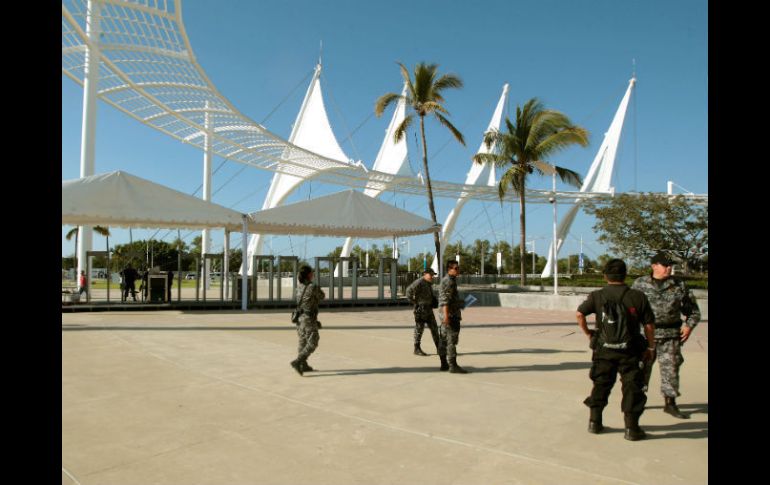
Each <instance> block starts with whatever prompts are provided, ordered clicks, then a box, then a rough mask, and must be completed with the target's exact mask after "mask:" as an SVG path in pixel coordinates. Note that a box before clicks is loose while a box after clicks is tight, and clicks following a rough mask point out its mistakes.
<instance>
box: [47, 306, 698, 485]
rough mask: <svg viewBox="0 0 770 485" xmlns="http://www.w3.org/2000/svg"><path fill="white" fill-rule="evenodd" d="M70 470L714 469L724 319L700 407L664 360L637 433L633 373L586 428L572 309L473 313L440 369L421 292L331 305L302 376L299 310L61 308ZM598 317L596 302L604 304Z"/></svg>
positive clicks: (259, 475)
mask: <svg viewBox="0 0 770 485" xmlns="http://www.w3.org/2000/svg"><path fill="white" fill-rule="evenodd" d="M61 317H62V334H61V344H62V396H61V399H62V436H61V443H62V457H61V459H62V483H63V484H67V485H70V484H81V485H96V484H100V485H101V484H104V485H129V484H131V485H139V484H141V485H149V484H159V485H161V484H162V485H166V484H168V485H172V484H173V485H183V484H201V485H203V484H211V485H215V484H216V485H223V484H239V485H240V484H421V485H430V484H442V485H453V484H535V485H536V484H591V485H593V484H627V483H639V484H656V485H660V484H705V483H707V482H708V472H709V470H708V462H707V458H708V369H707V366H708V322H703V323H701V325H700V326H699V327H698V328H697V329H696V330H695V332H694V333H693V336H692V338H691V339H690V341H689V342H688V343H687V344H686V345H685V347H684V351H683V352H684V356H685V363H684V365H683V367H682V372H681V376H682V386H681V391H682V396H681V398H679V399H678V402H679V404H680V408H682V410H683V411H687V412H690V413H692V419H689V420H679V419H676V418H673V417H672V416H669V415H668V414H665V413H663V412H662V406H663V398H662V396H661V395H660V393H659V389H660V377H659V374H658V372H657V366H656V372H655V373H654V374H653V379H652V382H651V387H652V390H651V392H650V393H649V400H648V402H647V410H646V411H645V413H644V414H643V415H642V418H641V420H640V423H641V425H642V428H644V429H645V430H646V431H647V433H648V439H647V440H644V441H639V442H630V441H626V440H624V439H623V416H622V413H621V411H620V397H621V392H620V383H617V384H616V385H615V388H614V389H613V392H612V395H611V397H610V404H609V406H608V407H607V409H606V410H605V412H604V424H605V426H606V427H607V429H606V430H605V432H604V433H603V434H600V435H592V434H589V433H588V432H587V431H586V427H587V422H588V408H586V407H585V406H584V405H583V404H582V401H583V399H584V398H585V397H586V396H587V394H588V392H589V391H590V388H591V382H590V380H589V378H588V369H589V367H590V353H589V350H588V342H587V339H586V338H585V336H583V335H582V333H580V331H579V329H578V327H577V325H576V323H575V318H574V312H573V311H550V310H528V309H516V308H500V307H479V308H470V309H468V310H467V311H466V312H464V320H463V327H462V331H461V334H460V342H459V346H458V351H459V357H458V362H459V363H460V364H461V365H462V366H463V367H465V368H466V369H468V370H469V371H471V373H470V374H467V375H458V374H448V373H446V372H439V371H438V366H439V361H438V357H436V356H435V347H434V346H433V343H432V341H431V339H430V333H429V332H427V331H426V333H425V335H424V336H423V349H424V350H425V351H426V352H428V353H430V354H432V355H431V356H429V357H418V356H415V355H413V354H412V331H413V327H414V324H413V323H412V322H413V320H412V314H411V311H410V310H408V309H366V310H361V311H351V310H344V311H343V310H339V311H335V310H322V312H321V314H320V315H319V319H320V320H321V321H322V322H323V329H322V330H321V340H320V344H319V348H318V350H317V351H316V353H315V354H314V355H313V356H312V357H311V358H310V361H309V362H310V364H311V365H312V366H313V367H315V369H316V371H315V372H311V373H306V374H305V376H304V377H300V376H299V375H297V374H296V373H295V372H294V371H293V370H292V368H291V367H290V366H289V361H291V360H292V359H293V358H294V357H295V356H296V347H297V334H296V331H295V327H294V326H293V325H292V324H291V323H290V322H289V315H288V312H286V311H281V312H266V311H249V312H239V311H216V312H199V311H198V312H181V311H164V312H159V311H151V312H96V313H67V314H62V316H61ZM589 319H590V320H591V321H592V320H593V317H589Z"/></svg>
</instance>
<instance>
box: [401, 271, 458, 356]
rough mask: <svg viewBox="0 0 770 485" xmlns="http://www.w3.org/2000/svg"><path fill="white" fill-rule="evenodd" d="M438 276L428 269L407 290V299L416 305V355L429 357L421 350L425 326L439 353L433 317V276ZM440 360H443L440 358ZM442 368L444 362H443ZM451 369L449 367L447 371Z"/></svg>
mask: <svg viewBox="0 0 770 485" xmlns="http://www.w3.org/2000/svg"><path fill="white" fill-rule="evenodd" d="M435 274H436V272H435V271H433V269H431V268H428V269H426V270H425V271H423V272H422V278H419V279H416V280H414V282H412V284H411V285H409V286H408V287H407V289H406V298H407V299H408V300H409V301H410V302H411V303H412V304H413V305H414V355H428V354H426V353H425V352H423V351H422V348H420V340H422V333H423V331H424V330H425V325H426V324H427V325H428V328H429V329H430V334H431V337H433V343H434V344H435V345H436V351H437V352H438V346H439V343H438V339H439V337H438V326H437V325H436V316H435V315H433V301H434V300H435V298H436V297H435V296H433V276H434V275H435ZM439 358H441V357H440V356H439ZM441 364H442V368H443V366H444V361H443V360H442V361H441ZM448 368H449V367H448V366H447V369H448Z"/></svg>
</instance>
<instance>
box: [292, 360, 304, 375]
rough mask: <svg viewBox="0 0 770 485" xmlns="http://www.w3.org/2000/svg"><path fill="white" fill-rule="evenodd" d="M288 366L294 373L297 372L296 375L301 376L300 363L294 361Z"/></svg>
mask: <svg viewBox="0 0 770 485" xmlns="http://www.w3.org/2000/svg"><path fill="white" fill-rule="evenodd" d="M289 364H290V365H291V366H292V368H294V370H295V371H297V374H299V375H302V361H300V360H299V359H296V360H292V361H291V362H289Z"/></svg>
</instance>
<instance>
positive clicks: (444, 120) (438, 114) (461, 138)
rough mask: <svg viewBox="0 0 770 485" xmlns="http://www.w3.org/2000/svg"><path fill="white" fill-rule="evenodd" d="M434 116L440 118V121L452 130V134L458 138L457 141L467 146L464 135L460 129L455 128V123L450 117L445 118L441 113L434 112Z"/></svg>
mask: <svg viewBox="0 0 770 485" xmlns="http://www.w3.org/2000/svg"><path fill="white" fill-rule="evenodd" d="M433 116H435V117H436V118H438V121H439V123H441V124H442V125H444V126H446V127H447V129H449V131H450V132H452V135H454V137H455V138H456V139H457V141H459V142H460V144H462V145H463V146H465V138H464V137H463V134H462V133H460V130H458V129H457V128H455V125H453V124H452V123H451V122H450V121H449V120H448V119H446V118H444V117H443V116H442V115H441V114H440V113H436V112H434V113H433Z"/></svg>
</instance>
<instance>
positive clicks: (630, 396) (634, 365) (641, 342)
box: [576, 259, 655, 441]
mask: <svg viewBox="0 0 770 485" xmlns="http://www.w3.org/2000/svg"><path fill="white" fill-rule="evenodd" d="M604 279H605V280H606V281H607V286H605V287H604V288H602V289H601V290H596V291H593V292H591V293H590V294H589V295H588V298H586V300H585V301H584V302H583V303H581V304H580V306H579V307H578V309H577V314H576V317H577V323H578V326H579V327H580V329H581V330H582V331H583V333H585V334H586V336H587V337H588V338H589V341H590V342H591V348H592V349H594V352H593V357H592V360H593V364H592V365H591V371H590V373H589V376H590V377H591V380H592V381H593V383H594V385H593V389H592V390H591V395H590V396H588V397H587V398H586V399H585V401H583V402H584V403H585V405H586V406H588V407H589V408H590V409H591V414H590V418H589V421H588V432H589V433H600V432H601V431H602V430H603V429H604V426H603V425H602V410H603V409H604V407H605V406H607V400H608V398H609V396H610V391H612V386H614V385H615V379H616V377H617V374H618V373H620V381H621V382H622V386H623V387H622V391H623V400H622V402H621V406H620V407H621V409H622V410H623V415H624V420H625V428H626V432H625V436H624V438H625V439H627V440H630V441H636V440H640V439H643V438H644V437H645V436H646V435H645V433H644V431H642V429H641V428H640V427H639V416H641V414H642V412H643V411H644V405H645V403H646V402H647V396H646V395H645V394H644V391H643V390H642V388H643V386H644V372H643V370H642V369H640V367H639V365H640V360H642V359H643V360H644V361H645V362H649V361H651V360H652V359H653V357H654V353H655V338H654V334H655V325H654V322H655V315H654V314H653V312H652V309H651V308H650V302H649V301H648V300H647V297H646V296H645V295H644V293H642V292H641V291H637V290H632V289H630V288H628V286H626V284H625V283H624V280H625V279H626V263H624V262H623V260H620V259H611V260H610V261H608V262H607V264H606V265H605V267H604ZM608 302H609V303H610V306H608V308H619V306H618V305H616V304H615V302H619V303H621V304H622V307H624V310H625V315H624V316H623V317H621V320H623V321H625V322H626V323H627V324H628V326H627V327H626V328H627V329H628V332H627V334H628V335H629V340H628V342H624V343H615V342H607V341H606V340H608V339H609V338H608V337H607V336H608V335H610V333H609V332H608V331H607V330H606V328H605V331H602V325H607V324H604V323H602V319H603V317H604V315H603V313H604V311H603V309H604V308H605V303H608ZM613 305H614V306H613ZM592 313H595V314H596V330H589V329H588V323H587V322H586V316H587V315H590V314H592ZM642 325H644V337H642V335H641V333H640V330H641V326H642ZM645 339H646V344H645Z"/></svg>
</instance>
